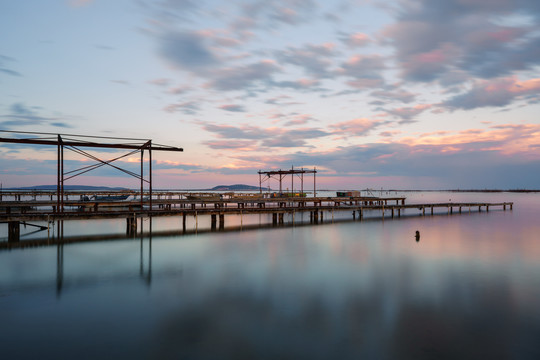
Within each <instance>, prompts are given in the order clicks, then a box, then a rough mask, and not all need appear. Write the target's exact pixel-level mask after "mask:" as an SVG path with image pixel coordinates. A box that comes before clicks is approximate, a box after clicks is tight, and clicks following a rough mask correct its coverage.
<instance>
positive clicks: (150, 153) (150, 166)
mask: <svg viewBox="0 0 540 360" xmlns="http://www.w3.org/2000/svg"><path fill="white" fill-rule="evenodd" d="M148 143H149V148H148V156H149V157H150V164H149V165H148V166H149V168H148V171H149V176H150V210H152V140H150V141H148Z"/></svg>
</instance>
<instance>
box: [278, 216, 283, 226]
mask: <svg viewBox="0 0 540 360" xmlns="http://www.w3.org/2000/svg"><path fill="white" fill-rule="evenodd" d="M279 223H280V224H283V213H279Z"/></svg>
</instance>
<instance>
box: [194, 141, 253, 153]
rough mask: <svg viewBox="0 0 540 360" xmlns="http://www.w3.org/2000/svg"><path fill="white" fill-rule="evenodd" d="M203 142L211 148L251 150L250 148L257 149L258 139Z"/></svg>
mask: <svg viewBox="0 0 540 360" xmlns="http://www.w3.org/2000/svg"><path fill="white" fill-rule="evenodd" d="M203 144H204V145H206V146H208V147H209V148H211V149H218V150H236V151H250V150H256V149H257V147H256V145H257V141H254V140H235V141H228V140H218V141H216V140H214V141H206V142H204V143H203Z"/></svg>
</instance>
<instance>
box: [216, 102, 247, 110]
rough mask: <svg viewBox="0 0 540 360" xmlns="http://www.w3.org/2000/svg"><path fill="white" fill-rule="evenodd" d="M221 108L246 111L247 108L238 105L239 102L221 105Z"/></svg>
mask: <svg viewBox="0 0 540 360" xmlns="http://www.w3.org/2000/svg"><path fill="white" fill-rule="evenodd" d="M219 108H220V109H221V110H225V111H231V112H246V109H245V108H244V106H243V105H238V104H228V105H221V106H220V107H219Z"/></svg>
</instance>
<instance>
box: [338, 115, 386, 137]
mask: <svg viewBox="0 0 540 360" xmlns="http://www.w3.org/2000/svg"><path fill="white" fill-rule="evenodd" d="M381 124H382V122H380V121H374V120H370V119H367V118H358V119H353V120H349V121H344V122H341V123H337V124H334V125H330V128H331V129H334V130H333V134H339V135H345V136H366V135H367V134H368V133H369V132H370V131H371V130H373V129H375V128H377V127H378V126H380V125H381Z"/></svg>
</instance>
